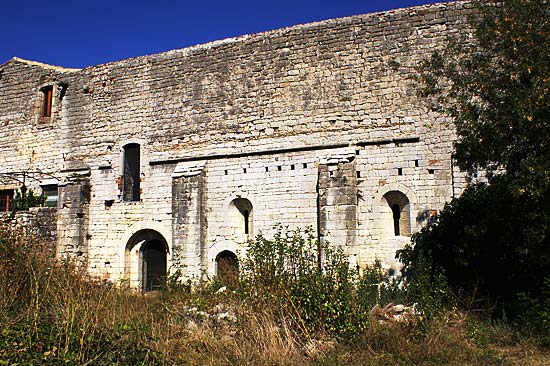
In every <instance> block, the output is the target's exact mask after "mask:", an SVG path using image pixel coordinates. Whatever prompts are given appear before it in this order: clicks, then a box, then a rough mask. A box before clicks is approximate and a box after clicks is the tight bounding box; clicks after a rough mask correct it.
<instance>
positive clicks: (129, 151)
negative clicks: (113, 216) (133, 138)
mask: <svg viewBox="0 0 550 366" xmlns="http://www.w3.org/2000/svg"><path fill="white" fill-rule="evenodd" d="M122 180H123V184H122V187H123V192H122V196H123V199H124V201H139V200H140V194H141V192H140V151H139V144H128V145H126V146H124V175H123V177H122Z"/></svg>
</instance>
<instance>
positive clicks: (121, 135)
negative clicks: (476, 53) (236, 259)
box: [0, 2, 471, 287]
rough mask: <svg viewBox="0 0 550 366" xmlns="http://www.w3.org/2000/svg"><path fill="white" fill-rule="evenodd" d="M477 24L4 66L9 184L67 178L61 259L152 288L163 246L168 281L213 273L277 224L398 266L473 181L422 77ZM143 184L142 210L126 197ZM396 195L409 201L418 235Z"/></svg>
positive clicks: (396, 25)
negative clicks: (71, 64) (424, 228)
mask: <svg viewBox="0 0 550 366" xmlns="http://www.w3.org/2000/svg"><path fill="white" fill-rule="evenodd" d="M469 11H471V4H470V3H468V2H452V3H446V4H434V5H427V6H420V7H414V8H409V9H399V10H393V11H389V12H384V13H375V14H366V15H358V16H352V17H348V18H342V19H334V20H328V21H323V22H318V23H313V24H306V25H300V26H296V27H290V28H285V29H281V30H276V31H272V32H267V33H260V34H254V35H247V36H243V37H239V38H235V39H228V40H223V41H217V42H212V43H209V44H206V45H199V46H195V47H190V48H186V49H181V50H174V51H169V52H165V53H161V54H157V55H150V56H144V57H137V58H133V59H128V60H122V61H118V62H113V63H108V64H103V65H97V66H92V67H88V68H85V69H82V70H73V69H63V68H59V67H54V66H49V65H44V64H40V63H36V62H31V61H26V60H21V59H16V58H15V59H12V60H10V61H8V62H7V63H5V64H3V65H0V130H1V133H0V172H13V171H25V170H28V169H32V170H36V171H38V170H39V171H43V172H47V173H49V174H51V175H53V176H55V177H57V178H58V179H59V181H60V182H62V183H60V185H59V193H60V194H59V196H60V201H59V208H58V223H57V248H58V250H57V252H58V254H59V255H68V254H70V255H81V256H82V257H85V258H86V259H87V263H88V266H89V269H90V271H91V272H93V273H96V274H97V275H100V276H102V277H104V278H107V279H109V280H112V281H119V280H124V281H126V280H129V281H130V282H131V285H135V286H137V287H139V286H140V285H139V284H137V282H139V281H143V278H144V277H143V276H145V275H146V271H147V270H146V269H145V267H144V266H145V261H144V260H142V258H144V257H146V256H147V255H146V254H147V253H146V251H147V250H152V251H154V250H160V249H158V248H163V246H165V247H166V253H164V255H166V259H167V262H168V267H169V268H170V266H171V265H172V264H185V267H183V268H182V270H183V271H184V272H186V273H187V274H188V275H195V276H199V275H201V271H205V272H206V273H207V274H214V273H215V270H216V258H217V256H218V255H219V254H220V253H222V252H224V251H231V252H233V253H236V252H238V251H242V250H243V249H244V248H245V247H244V246H243V243H244V242H245V241H246V240H247V239H248V238H250V237H252V236H253V235H255V234H257V233H258V232H260V231H262V232H263V233H264V234H266V235H268V236H269V234H270V233H272V232H273V228H274V227H275V226H276V225H278V224H283V225H288V226H289V227H291V228H292V227H306V226H312V227H314V229H315V230H317V232H319V234H320V235H321V237H322V238H324V239H327V240H329V241H330V242H331V243H333V244H334V245H339V246H342V247H344V248H345V249H346V251H347V253H348V254H349V255H350V261H351V262H352V263H356V264H358V265H362V264H364V263H366V262H370V261H372V260H374V259H375V258H379V259H381V260H382V261H383V263H384V264H386V265H391V263H393V252H394V251H395V249H397V248H399V247H400V246H402V245H403V244H404V243H405V242H407V241H408V240H409V236H408V235H409V234H410V232H414V231H415V230H418V228H419V225H421V224H422V222H421V220H420V221H418V220H416V218H417V217H421V216H422V213H424V212H431V211H433V210H437V209H440V208H441V207H442V206H443V204H444V203H445V202H446V201H448V200H449V199H450V198H451V197H452V196H453V195H454V194H458V193H459V192H460V191H461V189H463V187H464V185H465V182H466V180H465V176H464V175H463V174H461V173H459V172H458V170H457V169H456V168H455V169H453V167H452V162H451V151H452V143H453V141H454V139H455V134H454V131H453V130H452V128H450V127H449V122H450V121H449V120H448V119H447V118H446V117H444V116H440V115H438V114H436V113H434V112H432V111H431V109H430V108H429V106H428V105H426V104H425V103H424V102H423V101H422V100H420V99H419V98H418V97H417V96H416V89H415V87H416V86H415V84H414V81H413V80H412V79H411V75H412V73H414V72H415V65H416V64H417V63H418V61H419V60H420V59H422V58H423V57H425V56H427V55H428V54H429V53H430V52H432V51H433V50H435V49H437V48H440V47H442V46H443V44H444V42H445V39H446V38H447V37H448V36H453V35H457V34H460V33H461V32H463V31H464V29H465V24H466V22H465V19H466V16H467V14H468V12H469ZM49 87H51V88H52V90H53V98H52V106H51V107H52V108H51V111H52V112H51V116H49V117H44V116H42V115H43V112H42V108H43V107H42V106H43V98H44V90H45V89H44V88H49ZM129 144H131V145H129ZM137 145H139V157H138V158H136V159H137V160H135V161H134V162H133V163H135V164H138V165H139V175H136V176H132V177H129V176H128V177H124V175H125V171H126V170H127V169H128V167H126V168H125V167H124V164H125V163H124V162H125V157H124V156H125V153H124V151H125V147H128V146H137ZM133 163H132V162H128V161H126V164H127V165H128V164H130V165H131V164H133ZM138 176H139V179H138V178H137V177H138ZM75 177H79V178H78V179H77V178H75ZM130 179H131V181H132V184H134V186H132V185H131V184H130V185H129V183H128V182H129V180H130ZM138 180H139V184H138V182H137V181H138ZM39 183H40V182H32V183H29V184H30V186H32V188H33V189H35V190H39V189H40V184H39ZM128 187H134V188H135V189H137V188H139V192H138V191H136V192H134V193H135V197H139V200H137V199H136V200H135V201H127V200H124V199H125V196H124V190H127V189H128ZM136 187H137V188H136ZM16 188H18V187H17V186H16V185H14V184H12V183H10V182H6V181H0V189H16ZM392 191H398V192H401V193H402V194H403V195H404V196H406V198H407V200H408V203H407V204H406V205H405V204H403V205H402V206H403V207H401V206H399V207H398V208H399V210H401V212H400V214H401V215H405V214H406V215H407V216H406V217H409V218H410V221H411V222H410V225H408V226H407V225H405V226H407V227H406V230H405V231H404V232H406V234H405V235H401V232H400V233H398V234H399V235H396V228H395V227H394V218H393V216H392V208H391V207H390V202H389V201H388V200H387V197H390V196H391V197H394V196H395V195H394V194H393V195H392V194H390V195H387V193H388V192H392ZM126 193H127V192H126ZM385 197H386V198H385ZM394 210H397V209H396V208H394ZM403 210H407V212H403ZM395 212H397V211H395ZM409 226H410V227H409ZM398 229H400V230H401V229H402V228H398ZM153 242H154V243H156V244H155V245H156V246H154V245H153V244H151V243H153ZM163 250H164V249H163ZM177 256H180V257H177ZM134 267H135V268H134ZM128 276H129V277H128ZM136 281H137V282H136Z"/></svg>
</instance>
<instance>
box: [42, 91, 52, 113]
mask: <svg viewBox="0 0 550 366" xmlns="http://www.w3.org/2000/svg"><path fill="white" fill-rule="evenodd" d="M52 97H53V86H51V85H50V86H46V87H44V88H42V111H41V114H40V116H41V117H51V115H52Z"/></svg>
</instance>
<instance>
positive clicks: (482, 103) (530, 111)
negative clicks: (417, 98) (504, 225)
mask: <svg viewBox="0 0 550 366" xmlns="http://www.w3.org/2000/svg"><path fill="white" fill-rule="evenodd" d="M470 23H471V26H472V29H473V32H472V33H471V34H469V36H462V38H460V39H455V40H451V41H450V43H449V45H448V47H446V48H445V49H444V50H443V51H440V52H436V53H434V54H433V55H432V57H431V58H430V59H428V60H426V61H424V62H423V63H422V64H421V65H420V73H419V76H418V80H419V82H420V85H421V87H422V91H421V94H422V95H423V96H426V97H429V98H431V99H432V102H433V105H434V106H436V107H437V108H439V109H440V110H441V111H442V112H444V113H446V114H448V115H450V116H451V117H452V118H453V120H454V124H455V126H456V132H457V134H458V141H457V142H456V144H455V149H456V152H455V157H456V160H457V162H458V164H459V166H460V168H461V169H463V170H466V171H471V170H477V169H481V170H486V171H488V172H489V173H492V172H498V171H505V172H506V174H507V175H508V176H509V178H510V183H511V184H513V186H514V189H515V190H516V191H517V193H519V194H523V193H528V194H535V195H539V196H541V195H543V194H545V193H546V190H548V187H549V186H550V143H549V141H550V125H549V116H550V105H549V101H550V99H549V98H550V72H549V71H550V5H549V2H548V1H546V0H508V1H484V2H478V3H477V6H476V11H475V13H474V16H473V17H472V20H471V22H470Z"/></svg>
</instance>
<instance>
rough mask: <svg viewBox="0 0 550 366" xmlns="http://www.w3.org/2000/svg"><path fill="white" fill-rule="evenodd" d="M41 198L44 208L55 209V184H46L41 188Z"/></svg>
mask: <svg viewBox="0 0 550 366" xmlns="http://www.w3.org/2000/svg"><path fill="white" fill-rule="evenodd" d="M42 196H44V198H45V200H44V207H57V184H48V185H43V186H42Z"/></svg>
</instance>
